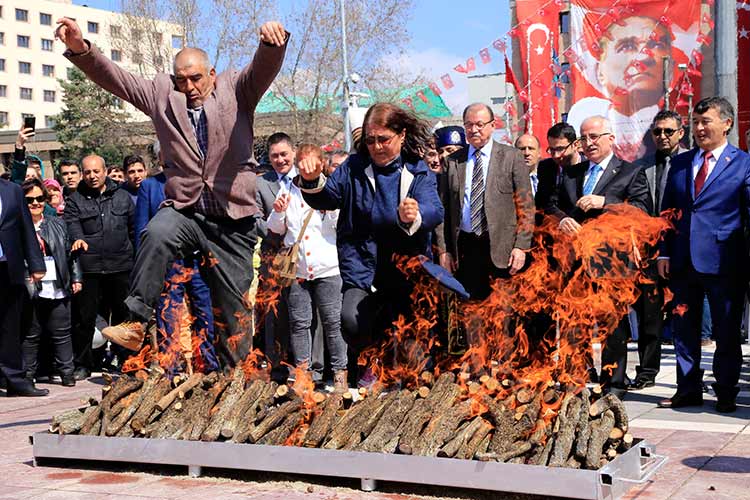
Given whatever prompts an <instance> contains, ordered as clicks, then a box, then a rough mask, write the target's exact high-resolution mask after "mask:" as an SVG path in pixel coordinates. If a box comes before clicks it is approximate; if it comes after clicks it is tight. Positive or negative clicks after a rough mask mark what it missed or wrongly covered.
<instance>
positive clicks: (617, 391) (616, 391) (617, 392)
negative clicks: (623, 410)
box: [604, 387, 628, 401]
mask: <svg viewBox="0 0 750 500" xmlns="http://www.w3.org/2000/svg"><path fill="white" fill-rule="evenodd" d="M604 393H605V394H612V395H613V396H615V397H616V398H617V399H619V400H620V401H622V400H624V399H625V396H626V395H627V394H628V390H627V389H624V388H622V387H605V388H604Z"/></svg>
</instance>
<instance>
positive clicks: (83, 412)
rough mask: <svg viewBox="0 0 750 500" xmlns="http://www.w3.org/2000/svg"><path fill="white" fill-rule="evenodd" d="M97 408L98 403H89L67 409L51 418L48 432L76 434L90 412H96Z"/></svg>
mask: <svg viewBox="0 0 750 500" xmlns="http://www.w3.org/2000/svg"><path fill="white" fill-rule="evenodd" d="M97 410H99V406H98V405H91V406H87V407H85V408H76V409H75V410H70V411H67V412H65V413H63V414H60V415H58V416H56V417H53V418H52V424H51V425H50V429H49V430H50V432H53V433H54V432H57V433H59V434H76V433H78V432H80V431H81V429H82V428H83V424H84V422H86V420H87V418H88V417H89V416H90V415H91V414H93V413H96V412H97Z"/></svg>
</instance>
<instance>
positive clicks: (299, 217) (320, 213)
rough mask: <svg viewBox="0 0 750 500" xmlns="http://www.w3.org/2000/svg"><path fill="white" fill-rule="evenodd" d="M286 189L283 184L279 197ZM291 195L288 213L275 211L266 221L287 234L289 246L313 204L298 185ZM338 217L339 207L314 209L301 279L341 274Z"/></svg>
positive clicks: (302, 250)
mask: <svg viewBox="0 0 750 500" xmlns="http://www.w3.org/2000/svg"><path fill="white" fill-rule="evenodd" d="M290 177H291V173H290ZM286 192H287V190H286V188H285V187H283V185H282V187H281V188H280V189H279V194H278V196H281V195H282V194H284V193H286ZM289 194H290V196H291V199H290V200H289V206H288V207H287V209H286V212H277V211H275V210H271V213H270V214H269V215H268V218H267V220H266V222H267V223H268V229H269V230H270V231H273V232H274V233H276V234H282V235H284V246H285V247H287V248H289V247H291V246H293V245H294V242H295V241H297V237H298V236H299V233H300V231H301V230H302V224H304V222H305V218H306V217H307V214H308V213H309V211H310V205H308V204H307V203H306V202H305V199H304V198H303V197H302V192H301V191H300V190H299V188H298V187H297V186H295V185H294V184H292V185H291V188H290V189H289ZM278 196H277V198H278ZM338 218H339V211H338V210H333V211H330V210H315V211H314V212H313V215H312V217H310V222H309V224H308V225H307V229H305V234H304V236H303V237H302V241H301V242H300V245H299V260H298V261H297V277H298V278H302V279H305V280H314V279H317V278H327V277H330V276H336V275H338V274H339V256H338V251H337V249H336V223H337V222H338Z"/></svg>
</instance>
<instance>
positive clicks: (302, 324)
mask: <svg viewBox="0 0 750 500" xmlns="http://www.w3.org/2000/svg"><path fill="white" fill-rule="evenodd" d="M284 293H285V295H286V299H287V305H288V307H289V330H290V340H291V345H292V353H293V355H294V364H295V365H296V366H300V365H302V364H307V366H308V367H310V356H311V355H310V351H311V344H312V331H311V326H312V320H313V307H315V308H317V310H318V313H319V315H320V316H319V318H318V320H319V321H320V323H321V324H322V325H323V334H324V335H325V340H326V346H327V347H328V351H329V353H330V355H331V368H332V369H333V370H334V371H339V370H346V366H347V355H346V342H345V341H344V337H343V336H342V335H341V276H339V275H336V276H329V277H327V278H318V279H314V280H308V281H302V282H301V283H300V282H299V281H295V282H294V283H292V286H290V287H289V288H287V289H286V290H285V291H284Z"/></svg>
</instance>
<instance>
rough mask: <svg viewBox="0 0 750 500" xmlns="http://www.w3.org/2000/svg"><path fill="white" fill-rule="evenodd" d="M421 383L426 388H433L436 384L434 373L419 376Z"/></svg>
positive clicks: (423, 373) (424, 373)
mask: <svg viewBox="0 0 750 500" xmlns="http://www.w3.org/2000/svg"><path fill="white" fill-rule="evenodd" d="M419 382H420V383H421V384H424V385H425V386H428V387H431V386H432V384H434V383H435V375H434V374H433V373H432V372H422V373H421V374H420V375H419Z"/></svg>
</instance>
